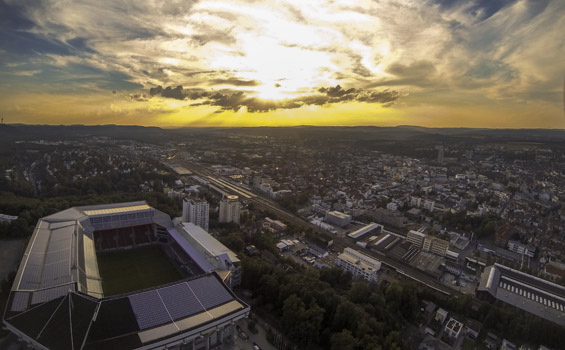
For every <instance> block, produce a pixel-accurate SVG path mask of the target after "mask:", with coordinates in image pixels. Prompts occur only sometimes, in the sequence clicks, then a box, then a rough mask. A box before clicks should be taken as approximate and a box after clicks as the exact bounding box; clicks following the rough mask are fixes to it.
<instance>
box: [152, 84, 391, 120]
mask: <svg viewBox="0 0 565 350" xmlns="http://www.w3.org/2000/svg"><path fill="white" fill-rule="evenodd" d="M318 92H319V94H314V95H304V96H300V97H295V98H289V99H282V100H267V99H261V98H257V97H254V96H250V95H249V93H248V92H246V91H234V90H222V91H218V92H212V91H204V90H185V89H183V87H182V86H180V85H179V86H177V87H176V88H171V87H170V86H167V87H166V88H163V87H162V86H157V87H155V88H151V89H150V90H149V94H150V95H151V96H162V97H166V98H172V99H176V100H202V99H203V100H204V101H202V102H196V103H192V104H191V105H192V106H203V105H210V106H217V107H220V108H221V109H222V110H232V111H236V112H237V111H238V110H240V109H241V108H242V107H245V108H246V109H247V111H248V112H251V113H254V112H268V111H273V110H277V109H294V108H300V107H302V106H308V105H315V106H323V105H330V104H334V103H342V102H366V103H379V104H383V105H386V106H390V105H391V104H392V103H394V102H395V101H396V100H398V98H399V97H400V96H401V94H400V93H399V92H397V91H391V90H383V91H369V90H362V89H355V88H350V89H343V88H342V87H341V86H340V85H336V86H335V87H329V88H326V87H322V88H319V89H318ZM143 101H144V100H143Z"/></svg>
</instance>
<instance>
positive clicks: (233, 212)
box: [219, 196, 241, 225]
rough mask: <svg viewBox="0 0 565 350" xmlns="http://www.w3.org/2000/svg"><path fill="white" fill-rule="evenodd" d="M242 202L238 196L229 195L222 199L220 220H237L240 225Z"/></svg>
mask: <svg viewBox="0 0 565 350" xmlns="http://www.w3.org/2000/svg"><path fill="white" fill-rule="evenodd" d="M240 212H241V204H240V203H239V198H238V197H237V196H228V197H227V198H224V199H222V200H221V201H220V217H219V221H220V222H235V223H236V224H238V225H239V215H240Z"/></svg>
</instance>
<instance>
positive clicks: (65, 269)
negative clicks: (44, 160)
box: [4, 202, 249, 349]
mask: <svg viewBox="0 0 565 350" xmlns="http://www.w3.org/2000/svg"><path fill="white" fill-rule="evenodd" d="M151 223H154V224H156V225H160V226H162V227H164V228H165V229H169V228H172V227H173V224H172V222H171V219H170V217H169V216H168V215H167V214H165V213H162V212H160V211H159V210H156V209H154V208H151V207H150V206H148V205H147V203H146V202H130V203H118V204H109V205H96V206H84V207H74V208H70V209H67V210H63V211H61V212H58V213H55V214H53V215H49V216H46V217H44V218H42V219H40V220H39V221H38V223H37V225H36V227H35V230H34V232H33V235H32V237H31V238H30V243H29V244H28V246H27V248H26V251H25V253H24V256H23V258H22V262H21V263H20V267H19V269H18V272H17V274H16V278H15V281H14V284H13V286H12V290H11V293H10V297H9V299H8V303H7V306H6V311H5V314H4V324H5V326H6V327H7V328H8V329H10V331H12V332H13V333H15V334H16V335H18V336H19V337H21V338H24V339H25V340H26V341H28V342H30V343H32V345H33V346H34V347H37V348H47V349H131V348H138V347H145V346H146V345H148V344H153V345H155V346H157V345H159V344H160V342H164V343H163V344H165V343H167V344H170V342H171V340H174V339H177V337H178V339H179V340H182V339H184V338H183V337H186V336H187V334H189V333H190V334H192V333H191V332H193V331H194V336H195V337H196V336H198V334H199V332H201V331H202V330H204V329H207V328H206V327H215V325H216V324H220V323H222V322H223V323H225V322H228V321H226V320H232V319H233V317H235V316H237V317H239V316H241V315H243V316H245V315H247V313H248V312H249V307H248V306H247V305H246V304H245V303H243V302H241V301H240V300H239V299H237V298H236V297H235V295H234V294H233V293H232V292H231V291H230V289H229V288H228V287H227V286H226V285H225V284H224V283H223V282H222V280H221V279H220V277H219V276H218V275H217V274H216V273H209V274H206V275H203V276H199V277H195V278H190V279H186V280H182V281H178V282H174V283H171V284H168V285H164V286H159V287H155V288H151V289H146V290H142V291H138V292H133V293H129V294H124V295H119V296H114V297H109V298H104V294H103V290H102V285H101V279H100V273H99V271H98V261H97V258H96V251H95V246H94V240H93V237H94V236H93V232H95V231H97V230H106V229H114V228H121V227H130V226H136V225H143V224H151ZM177 236H178V235H177ZM173 238H174V237H173ZM177 238H179V237H177ZM234 315H235V316H234ZM243 316H241V317H243ZM153 345H151V346H153Z"/></svg>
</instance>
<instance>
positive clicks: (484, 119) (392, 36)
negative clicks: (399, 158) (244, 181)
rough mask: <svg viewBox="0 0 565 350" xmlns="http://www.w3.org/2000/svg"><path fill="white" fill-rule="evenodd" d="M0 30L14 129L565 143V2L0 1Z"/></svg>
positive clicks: (3, 99) (0, 84)
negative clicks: (351, 132) (467, 135)
mask: <svg viewBox="0 0 565 350" xmlns="http://www.w3.org/2000/svg"><path fill="white" fill-rule="evenodd" d="M165 3H166V5H165ZM0 29H1V31H2V34H1V35H0V67H1V68H0V116H2V117H4V120H5V122H6V123H33V124H136V125H154V126H161V127H174V126H260V125H269V126H273V125H280V126H286V125H381V126H391V125H420V126H428V127H463V126H464V127H488V128H565V114H564V104H563V98H564V79H565V39H564V38H565V36H564V33H565V1H563V0H532V1H524V0H518V1H511V0H480V1H472V0H471V1H468V0H435V1H434V0H430V1H426V0H388V1H387V0H382V1H376V0H373V1H364V0H350V1H338V0H336V1H320V0H292V1H251V0H241V1H231V0H230V1H208V0H202V1H157V0H147V1H139V0H136V1H133V0H97V1H71V0H68V1H66V0H45V1H34V0H0Z"/></svg>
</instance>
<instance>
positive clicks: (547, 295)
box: [477, 264, 565, 326]
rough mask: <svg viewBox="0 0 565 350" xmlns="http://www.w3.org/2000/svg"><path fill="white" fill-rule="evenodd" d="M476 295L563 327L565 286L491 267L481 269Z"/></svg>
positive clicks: (521, 273) (498, 266) (514, 271)
mask: <svg viewBox="0 0 565 350" xmlns="http://www.w3.org/2000/svg"><path fill="white" fill-rule="evenodd" d="M477 296H478V297H479V298H481V299H485V300H496V299H498V300H501V301H503V302H505V303H508V304H510V305H514V306H515V307H517V308H520V309H522V310H525V311H527V312H530V313H532V314H535V315H537V316H539V317H542V318H545V319H546V320H549V321H552V322H555V323H557V324H559V325H561V326H565V287H563V286H560V285H557V284H555V283H552V282H549V281H546V280H543V279H541V278H537V277H535V276H532V275H528V274H526V273H523V272H520V271H517V270H514V269H511V268H509V267H506V266H503V265H500V264H494V265H492V266H488V267H487V268H485V270H484V272H483V275H482V278H481V281H480V284H479V287H478V288H477Z"/></svg>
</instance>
